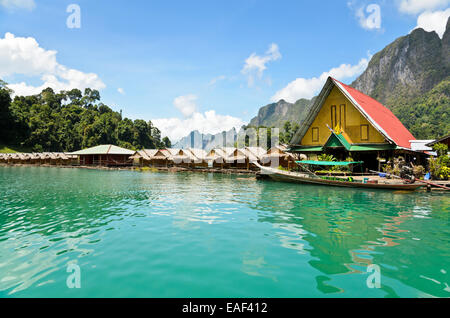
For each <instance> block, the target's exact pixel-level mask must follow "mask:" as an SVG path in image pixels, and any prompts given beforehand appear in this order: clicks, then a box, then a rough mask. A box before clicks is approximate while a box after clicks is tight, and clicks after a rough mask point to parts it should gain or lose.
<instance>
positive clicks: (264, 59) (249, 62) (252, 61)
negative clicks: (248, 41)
mask: <svg viewBox="0 0 450 318" xmlns="http://www.w3.org/2000/svg"><path fill="white" fill-rule="evenodd" d="M280 58H281V53H280V50H279V49H278V45H277V44H275V43H272V44H271V45H270V47H269V49H268V50H267V51H266V53H265V55H263V56H259V55H256V53H252V54H251V55H250V56H249V57H248V58H247V59H246V60H245V64H244V67H243V68H242V70H241V73H242V74H244V75H247V83H248V86H252V85H253V84H254V82H255V78H259V79H261V78H262V75H263V72H264V71H265V70H266V69H267V66H266V64H267V63H269V62H271V61H276V60H278V59H280Z"/></svg>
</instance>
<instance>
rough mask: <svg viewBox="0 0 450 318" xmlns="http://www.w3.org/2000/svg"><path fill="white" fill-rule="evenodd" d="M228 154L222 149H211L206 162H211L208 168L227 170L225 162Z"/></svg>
mask: <svg viewBox="0 0 450 318" xmlns="http://www.w3.org/2000/svg"><path fill="white" fill-rule="evenodd" d="M227 157H228V156H227V154H226V153H225V152H224V151H223V150H222V149H221V148H214V149H211V150H210V151H209V152H208V153H207V154H206V160H207V161H208V162H209V163H208V166H209V167H212V168H221V169H223V168H227V167H228V164H227V163H226V162H225V159H226V158H227Z"/></svg>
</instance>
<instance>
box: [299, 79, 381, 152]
mask: <svg viewBox="0 0 450 318" xmlns="http://www.w3.org/2000/svg"><path fill="white" fill-rule="evenodd" d="M332 105H336V119H337V123H336V125H338V124H339V120H340V118H342V120H341V122H342V130H343V131H344V133H345V137H346V138H347V140H348V141H349V142H350V143H352V144H358V143H384V142H386V140H385V139H384V137H383V136H382V135H381V134H380V133H379V132H378V131H377V130H376V129H375V128H374V127H373V126H372V125H371V124H370V123H369V122H368V121H367V119H366V118H364V116H363V115H362V114H361V113H360V112H359V110H358V109H356V108H355V107H354V106H353V104H352V103H351V102H350V101H349V100H348V99H347V98H346V97H345V96H344V94H342V93H341V91H340V90H339V88H337V87H336V86H335V87H333V89H332V90H331V92H330V94H329V95H328V97H327V99H326V100H325V102H324V103H323V105H322V108H321V109H320V111H319V113H318V114H317V117H316V118H315V119H314V121H313V123H312V124H311V126H310V127H309V128H308V131H307V132H306V134H305V136H304V137H303V139H302V141H301V145H304V146H322V145H324V144H325V143H326V141H327V140H328V138H329V137H330V134H331V131H330V130H329V129H328V128H327V126H326V125H327V124H328V126H330V127H331V128H333V129H334V128H335V127H333V126H332V125H331V106H332ZM341 105H345V120H344V114H343V113H344V112H342V114H341V111H340V110H341ZM336 125H335V126H336ZM361 125H368V132H369V138H368V140H362V139H361ZM313 128H319V140H318V141H313V136H312V131H313ZM315 131H317V130H315Z"/></svg>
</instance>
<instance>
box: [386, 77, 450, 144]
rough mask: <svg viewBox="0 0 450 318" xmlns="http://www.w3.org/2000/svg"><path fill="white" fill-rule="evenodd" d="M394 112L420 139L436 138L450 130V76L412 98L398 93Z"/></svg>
mask: <svg viewBox="0 0 450 318" xmlns="http://www.w3.org/2000/svg"><path fill="white" fill-rule="evenodd" d="M391 105H392V106H393V112H394V114H395V115H396V116H397V117H398V119H399V120H400V121H401V122H402V123H403V124H404V125H405V127H406V128H408V129H409V131H410V132H411V133H412V134H413V135H414V136H415V137H416V138H418V139H435V138H437V137H439V136H444V135H446V134H448V132H449V131H450V107H449V105H450V77H448V78H447V79H445V80H443V81H442V82H440V83H439V84H438V85H436V86H435V87H434V88H433V89H432V90H430V91H429V92H428V93H426V94H424V95H423V96H420V97H417V98H414V99H412V100H410V99H408V98H405V97H401V95H398V97H397V99H396V100H395V101H393V102H392V103H391Z"/></svg>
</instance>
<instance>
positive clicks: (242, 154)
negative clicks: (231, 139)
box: [225, 148, 250, 170]
mask: <svg viewBox="0 0 450 318" xmlns="http://www.w3.org/2000/svg"><path fill="white" fill-rule="evenodd" d="M232 149H233V150H232V151H231V148H230V149H229V151H231V153H229V154H228V156H227V157H226V158H225V161H226V163H228V165H229V167H230V168H235V169H247V170H248V169H249V165H250V163H249V157H248V154H247V152H246V151H245V150H244V149H238V148H232Z"/></svg>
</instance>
